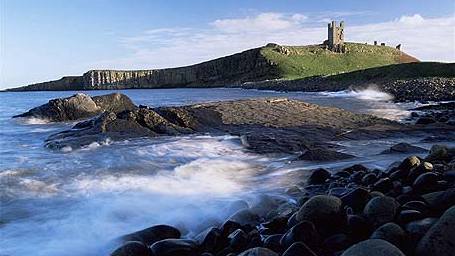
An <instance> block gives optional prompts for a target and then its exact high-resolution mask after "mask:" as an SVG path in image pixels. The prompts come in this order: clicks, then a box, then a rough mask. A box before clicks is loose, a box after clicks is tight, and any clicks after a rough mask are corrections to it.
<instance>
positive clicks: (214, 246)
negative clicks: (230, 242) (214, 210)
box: [195, 227, 223, 252]
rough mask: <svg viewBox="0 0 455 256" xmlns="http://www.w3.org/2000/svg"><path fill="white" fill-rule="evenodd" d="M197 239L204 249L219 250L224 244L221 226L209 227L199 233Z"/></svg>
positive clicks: (209, 250)
mask: <svg viewBox="0 0 455 256" xmlns="http://www.w3.org/2000/svg"><path fill="white" fill-rule="evenodd" d="M195 239H196V241H197V242H198V243H199V245H200V247H201V248H202V249H203V251H208V252H211V251H218V249H221V247H222V246H223V244H222V243H223V241H222V240H223V237H222V231H221V230H220V229H219V228H215V227H211V228H208V229H206V230H204V231H203V232H201V233H200V234H199V235H197V236H196V238H195Z"/></svg>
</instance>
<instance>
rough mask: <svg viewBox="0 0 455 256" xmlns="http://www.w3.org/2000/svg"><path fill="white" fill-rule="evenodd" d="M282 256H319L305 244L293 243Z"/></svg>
mask: <svg viewBox="0 0 455 256" xmlns="http://www.w3.org/2000/svg"><path fill="white" fill-rule="evenodd" d="M282 256H317V255H316V253H314V252H313V251H312V250H311V249H310V248H309V247H308V246H307V245H306V244H305V243H302V242H296V243H293V244H292V245H291V246H289V248H288V249H287V250H286V251H285V252H284V253H283V255H282Z"/></svg>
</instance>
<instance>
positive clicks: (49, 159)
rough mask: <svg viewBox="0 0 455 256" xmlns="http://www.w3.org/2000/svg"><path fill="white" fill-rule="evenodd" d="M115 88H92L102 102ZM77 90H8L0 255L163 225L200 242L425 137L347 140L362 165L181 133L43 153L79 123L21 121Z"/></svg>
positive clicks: (218, 95) (138, 93) (312, 97)
mask: <svg viewBox="0 0 455 256" xmlns="http://www.w3.org/2000/svg"><path fill="white" fill-rule="evenodd" d="M110 92H112V91H88V92H86V93H88V94H90V95H101V94H106V93H110ZM121 92H122V93H125V94H127V95H128V96H130V97H131V98H132V99H133V101H134V102H135V103H136V104H143V105H149V106H154V107H156V106H168V105H173V106H175V105H185V104H194V103H200V102H209V101H220V100H233V99H246V98H258V97H288V98H294V99H302V100H305V101H307V102H312V103H317V104H321V105H326V106H336V107H340V108H344V109H347V110H351V111H354V112H359V113H370V114H375V115H378V116H381V117H385V118H390V119H394V120H402V119H404V118H406V117H407V116H408V115H409V111H408V110H407V109H408V108H411V107H413V106H414V105H415V104H414V103H407V104H395V103H391V102H390V101H389V100H390V99H391V98H390V96H389V95H386V94H380V93H378V92H376V91H374V90H365V91H360V92H350V91H344V92H336V93H328V92H327V93H325V92H322V93H298V92H293V93H282V92H271V91H257V90H242V89H164V90H125V91H121ZM74 93H75V92H23V93H9V92H8V93H0V109H1V112H0V186H1V190H0V207H1V209H0V255H106V254H108V253H109V252H110V251H111V250H113V249H114V248H115V247H116V246H117V245H118V244H116V243H115V242H113V241H114V240H115V238H117V237H119V236H121V235H123V234H126V233H129V232H133V231H136V230H139V229H142V228H146V227H149V226H152V225H154V224H163V223H166V224H171V225H175V226H177V227H179V228H180V229H181V230H183V231H185V232H184V234H185V236H188V237H191V236H194V235H195V234H197V233H198V232H199V231H201V230H202V229H203V228H205V227H206V226H207V225H210V224H213V223H221V222H223V220H224V219H225V218H227V217H228V216H229V215H230V214H231V213H233V211H232V209H231V208H230V205H231V204H234V203H235V202H236V201H237V200H245V201H247V202H248V203H249V204H254V203H255V202H256V201H257V200H259V198H260V196H261V195H264V194H273V195H280V196H284V195H283V191H284V188H285V187H287V186H290V185H292V184H293V183H295V182H297V181H299V180H300V181H301V180H303V179H304V178H305V177H306V175H307V173H308V172H306V171H307V170H309V169H313V168H316V167H330V168H335V169H336V168H342V167H344V166H347V165H350V164H352V163H353V162H358V161H361V162H364V163H365V164H367V165H370V166H372V167H379V168H384V167H386V166H387V165H389V164H390V163H391V162H392V161H394V160H397V159H401V158H403V157H404V156H403V155H398V156H394V157H392V158H391V157H389V156H387V157H385V156H381V155H378V153H379V152H381V151H382V150H383V149H385V148H387V147H389V146H390V145H393V144H395V143H397V142H401V141H407V142H412V143H416V144H417V145H420V146H423V147H427V148H428V147H430V145H429V144H422V143H417V141H418V140H419V138H412V137H409V138H399V139H394V140H377V141H355V142H353V141H350V142H340V143H339V144H340V146H344V148H343V151H345V152H348V153H351V154H354V155H356V156H357V158H356V159H355V160H354V161H344V162H337V163H330V164H318V163H316V164H315V163H306V162H300V163H289V159H290V156H280V157H271V156H264V155H257V154H254V153H251V152H247V151H245V150H244V149H243V148H242V146H241V142H240V139H239V138H238V137H234V136H229V135H225V136H211V135H210V134H207V135H204V136H180V137H163V138H153V139H135V140H126V141H116V142H114V141H109V140H108V141H105V142H104V143H101V144H91V145H90V146H88V147H85V148H83V149H80V150H74V151H70V152H57V151H51V150H48V149H46V148H44V146H43V144H44V140H45V139H46V137H47V136H49V135H50V134H52V133H55V132H58V131H61V130H64V129H68V128H69V127H71V126H72V125H74V123H46V122H43V120H36V119H35V120H31V119H27V120H17V119H12V118H11V117H12V116H13V115H16V114H19V113H22V112H24V111H26V110H28V109H30V108H32V107H35V106H38V105H41V104H44V103H46V102H47V101H48V100H49V99H52V98H56V97H67V96H70V95H72V94H74Z"/></svg>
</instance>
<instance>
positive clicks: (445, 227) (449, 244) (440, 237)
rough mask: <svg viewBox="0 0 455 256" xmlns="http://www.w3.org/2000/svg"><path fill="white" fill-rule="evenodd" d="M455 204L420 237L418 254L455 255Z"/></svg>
mask: <svg viewBox="0 0 455 256" xmlns="http://www.w3.org/2000/svg"><path fill="white" fill-rule="evenodd" d="M454 241H455V206H452V207H451V208H449V209H448V210H447V211H446V212H445V213H444V214H443V215H442V216H441V218H440V219H439V220H438V221H437V222H436V223H435V224H434V225H433V226H432V227H431V228H430V229H429V230H428V232H427V233H426V234H425V235H424V236H423V237H422V239H420V241H419V243H418V244H417V248H416V256H428V255H438V256H453V255H454V252H455V243H454Z"/></svg>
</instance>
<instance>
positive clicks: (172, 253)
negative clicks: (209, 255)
mask: <svg viewBox="0 0 455 256" xmlns="http://www.w3.org/2000/svg"><path fill="white" fill-rule="evenodd" d="M150 249H151V250H152V252H153V255H154V256H197V255H199V250H198V246H197V243H196V242H195V241H193V240H188V239H165V240H161V241H158V242H156V243H154V244H153V245H152V246H151V247H150Z"/></svg>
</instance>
